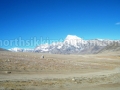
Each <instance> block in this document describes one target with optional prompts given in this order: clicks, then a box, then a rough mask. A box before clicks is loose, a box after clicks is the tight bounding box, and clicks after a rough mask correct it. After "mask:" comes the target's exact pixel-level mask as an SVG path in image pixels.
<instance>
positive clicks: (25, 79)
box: [0, 51, 120, 90]
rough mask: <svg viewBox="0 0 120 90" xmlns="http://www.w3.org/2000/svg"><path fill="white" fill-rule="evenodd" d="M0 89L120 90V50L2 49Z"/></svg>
mask: <svg viewBox="0 0 120 90" xmlns="http://www.w3.org/2000/svg"><path fill="white" fill-rule="evenodd" d="M42 55H44V57H45V58H41V56H42ZM0 90H120V52H113V53H109V52H106V53H101V54H92V55H58V54H45V53H20V52H19V53H18V52H4V51H1V52H0Z"/></svg>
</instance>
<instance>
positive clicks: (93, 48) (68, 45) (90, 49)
mask: <svg viewBox="0 0 120 90" xmlns="http://www.w3.org/2000/svg"><path fill="white" fill-rule="evenodd" d="M114 42H116V41H114V40H104V39H93V40H83V39H82V38H80V37H78V36H76V35H68V36H67V37H66V38H65V40H64V41H63V42H57V43H52V44H43V45H40V46H38V47H36V48H35V49H34V51H35V52H49V53H58V54H60V53H62V54H71V53H81V54H82V53H97V52H99V51H100V50H101V49H103V48H104V47H105V46H107V45H110V44H112V43H114Z"/></svg>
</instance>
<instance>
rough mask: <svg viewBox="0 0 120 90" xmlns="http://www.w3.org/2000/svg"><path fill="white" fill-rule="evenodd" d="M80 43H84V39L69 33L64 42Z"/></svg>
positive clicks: (75, 45)
mask: <svg viewBox="0 0 120 90" xmlns="http://www.w3.org/2000/svg"><path fill="white" fill-rule="evenodd" d="M78 43H84V40H83V39H82V38H80V37H78V36H76V35H67V37H66V38H65V40H64V44H66V45H72V46H74V47H78Z"/></svg>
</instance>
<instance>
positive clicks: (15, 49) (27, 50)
mask: <svg viewBox="0 0 120 90" xmlns="http://www.w3.org/2000/svg"><path fill="white" fill-rule="evenodd" d="M8 50H9V51H12V52H33V51H34V49H23V48H17V47H15V48H11V49H8Z"/></svg>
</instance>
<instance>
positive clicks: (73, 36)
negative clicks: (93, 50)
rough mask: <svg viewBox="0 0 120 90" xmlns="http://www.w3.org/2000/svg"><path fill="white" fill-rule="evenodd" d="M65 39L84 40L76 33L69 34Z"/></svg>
mask: <svg viewBox="0 0 120 90" xmlns="http://www.w3.org/2000/svg"><path fill="white" fill-rule="evenodd" d="M65 40H82V39H81V38H80V37H78V36H76V35H67V37H66V38H65Z"/></svg>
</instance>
